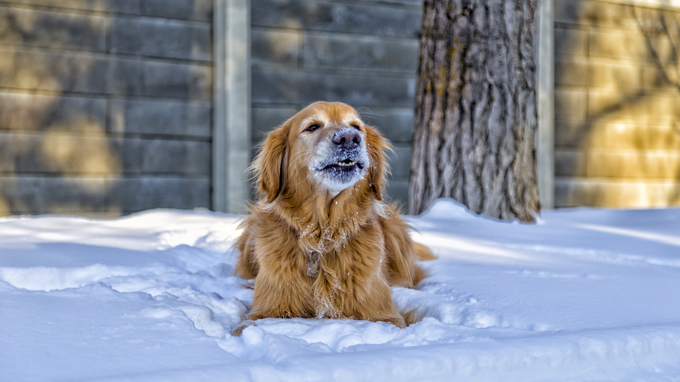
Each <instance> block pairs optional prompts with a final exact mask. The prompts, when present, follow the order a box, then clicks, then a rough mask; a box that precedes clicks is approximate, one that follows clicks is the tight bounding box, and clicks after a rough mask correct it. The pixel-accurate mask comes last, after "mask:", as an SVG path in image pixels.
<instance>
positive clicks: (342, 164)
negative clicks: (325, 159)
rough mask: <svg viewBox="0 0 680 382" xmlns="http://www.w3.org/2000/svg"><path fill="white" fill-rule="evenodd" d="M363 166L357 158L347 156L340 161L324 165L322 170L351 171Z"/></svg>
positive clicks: (360, 168)
mask: <svg viewBox="0 0 680 382" xmlns="http://www.w3.org/2000/svg"><path fill="white" fill-rule="evenodd" d="M363 168H364V166H363V165H362V164H361V163H360V162H358V161H357V160H353V159H349V158H346V159H343V160H340V161H336V162H333V163H330V164H328V165H327V166H325V167H323V168H322V169H321V170H322V171H341V172H351V171H355V170H362V169H363Z"/></svg>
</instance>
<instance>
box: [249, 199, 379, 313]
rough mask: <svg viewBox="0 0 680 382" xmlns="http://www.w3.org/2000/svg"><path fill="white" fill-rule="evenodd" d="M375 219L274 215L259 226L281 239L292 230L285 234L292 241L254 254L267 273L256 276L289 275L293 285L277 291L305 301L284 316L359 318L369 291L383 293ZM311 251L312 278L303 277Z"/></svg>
mask: <svg viewBox="0 0 680 382" xmlns="http://www.w3.org/2000/svg"><path fill="white" fill-rule="evenodd" d="M379 219H380V217H379V216H378V215H377V214H376V213H375V212H374V211H367V212H364V213H362V214H359V213H356V214H349V215H347V216H343V217H342V218H340V219H335V220H329V221H326V222H319V221H311V220H310V219H300V218H299V217H293V218H292V219H285V218H282V217H281V216H280V215H279V216H277V214H275V213H273V214H272V215H270V216H269V218H268V219H266V220H268V222H267V224H265V225H264V226H266V227H268V229H269V230H270V232H271V233H272V234H274V233H273V232H272V231H271V228H272V225H274V226H277V228H278V229H277V230H280V231H281V232H280V233H281V234H283V233H284V231H290V230H292V231H294V235H289V236H292V237H294V240H288V241H286V242H283V243H281V246H280V247H279V248H260V249H259V250H258V251H257V253H258V256H259V257H260V259H259V260H260V264H262V266H263V268H265V267H266V268H268V269H261V272H263V271H264V273H265V274H267V273H269V272H276V271H278V272H290V276H291V279H292V280H296V281H295V284H294V285H293V284H291V285H285V286H281V287H283V288H292V289H295V293H292V294H300V293H299V292H302V293H301V294H302V295H303V296H305V297H304V298H305V299H306V300H307V301H304V302H300V304H298V305H299V306H300V307H301V309H300V311H296V312H290V315H291V316H298V317H317V318H322V317H329V318H339V317H353V318H365V317H363V316H364V314H362V308H361V306H362V305H364V304H368V301H366V299H368V298H370V296H371V292H372V290H374V289H376V288H378V289H381V287H382V288H389V287H388V286H387V280H386V277H385V275H384V264H383V262H384V260H385V250H384V236H383V233H382V227H381V224H380V221H379ZM272 223H274V224H272ZM264 226H263V227H261V229H264ZM312 252H317V253H318V254H319V257H318V262H317V264H318V269H319V273H318V276H316V277H313V276H309V275H308V273H307V269H308V266H309V263H310V261H311V260H313V258H312V257H311V256H310V255H311V254H312ZM256 283H257V281H256ZM376 284H381V285H380V286H377V285H376ZM293 305H295V304H293Z"/></svg>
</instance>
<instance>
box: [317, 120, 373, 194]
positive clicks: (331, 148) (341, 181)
mask: <svg viewBox="0 0 680 382" xmlns="http://www.w3.org/2000/svg"><path fill="white" fill-rule="evenodd" d="M325 151H326V155H323V157H324V158H323V159H321V160H319V161H317V166H315V170H316V171H317V173H320V174H322V175H324V178H325V180H327V181H330V182H332V183H335V184H337V185H347V186H349V185H350V184H354V183H355V182H356V181H357V180H359V175H362V173H363V170H364V168H366V167H368V164H369V163H368V154H367V152H366V143H365V142H364V141H363V138H362V137H361V134H360V133H359V131H357V130H356V129H351V128H344V129H342V130H339V131H337V132H335V134H333V136H332V137H331V140H330V142H329V143H328V144H327V146H326V150H325Z"/></svg>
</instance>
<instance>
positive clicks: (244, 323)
mask: <svg viewBox="0 0 680 382" xmlns="http://www.w3.org/2000/svg"><path fill="white" fill-rule="evenodd" d="M249 326H255V321H253V320H243V321H242V322H241V323H240V324H239V326H237V327H236V329H234V330H232V332H231V335H232V336H234V337H241V334H242V333H243V331H244V330H245V329H246V328H247V327H249Z"/></svg>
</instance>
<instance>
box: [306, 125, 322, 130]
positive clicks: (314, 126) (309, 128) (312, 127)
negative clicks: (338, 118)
mask: <svg viewBox="0 0 680 382" xmlns="http://www.w3.org/2000/svg"><path fill="white" fill-rule="evenodd" d="M319 127H320V126H319V125H317V124H313V125H309V126H308V127H307V128H306V129H305V131H314V130H316V129H318V128H319Z"/></svg>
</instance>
